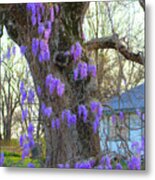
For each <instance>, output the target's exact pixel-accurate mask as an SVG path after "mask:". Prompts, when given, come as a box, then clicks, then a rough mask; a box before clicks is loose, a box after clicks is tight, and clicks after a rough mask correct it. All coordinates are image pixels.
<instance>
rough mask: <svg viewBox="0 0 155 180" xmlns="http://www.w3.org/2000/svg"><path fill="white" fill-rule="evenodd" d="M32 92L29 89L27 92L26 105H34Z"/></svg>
mask: <svg viewBox="0 0 155 180" xmlns="http://www.w3.org/2000/svg"><path fill="white" fill-rule="evenodd" d="M34 96H35V95H34V91H33V90H32V89H30V90H29V91H28V97H27V98H28V99H27V100H28V103H34Z"/></svg>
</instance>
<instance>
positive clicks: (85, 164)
mask: <svg viewBox="0 0 155 180" xmlns="http://www.w3.org/2000/svg"><path fill="white" fill-rule="evenodd" d="M74 168H75V169H91V168H92V166H91V164H90V162H89V161H84V162H77V163H75V165H74Z"/></svg>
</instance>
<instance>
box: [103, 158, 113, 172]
mask: <svg viewBox="0 0 155 180" xmlns="http://www.w3.org/2000/svg"><path fill="white" fill-rule="evenodd" d="M105 169H109V170H111V169H112V165H111V159H110V157H109V156H106V158H105Z"/></svg>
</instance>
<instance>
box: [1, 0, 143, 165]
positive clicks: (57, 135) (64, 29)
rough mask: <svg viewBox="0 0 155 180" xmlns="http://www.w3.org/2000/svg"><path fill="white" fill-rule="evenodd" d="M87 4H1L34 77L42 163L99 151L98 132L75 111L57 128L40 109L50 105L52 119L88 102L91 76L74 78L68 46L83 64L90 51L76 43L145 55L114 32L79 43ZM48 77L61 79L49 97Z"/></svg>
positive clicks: (131, 56) (133, 57) (136, 58)
mask: <svg viewBox="0 0 155 180" xmlns="http://www.w3.org/2000/svg"><path fill="white" fill-rule="evenodd" d="M88 7H89V3H88V2H83V3H60V4H53V3H47V4H41V3H37V4H27V5H26V4H7V5H1V6H0V15H1V16H0V24H1V25H4V26H6V28H7V31H8V34H9V36H10V37H11V38H12V39H13V40H14V41H15V42H16V43H17V44H18V45H19V46H20V47H21V50H22V52H23V53H25V57H26V59H27V63H28V64H29V67H30V71H31V75H32V77H33V81H34V85H35V90H36V92H37V95H38V99H39V104H40V111H41V113H40V114H41V116H42V118H41V119H42V125H43V127H44V132H45V141H46V163H45V164H46V165H45V166H46V167H56V166H57V164H64V163H66V162H69V163H70V164H71V165H72V166H73V165H74V163H75V162H76V161H78V160H82V159H86V158H88V157H92V156H97V155H99V153H100V141H99V135H98V134H97V133H93V127H92V123H84V122H83V121H82V120H81V117H80V116H77V123H76V126H71V127H70V128H68V127H67V124H62V125H61V126H60V128H59V129H52V128H51V123H52V122H53V121H52V122H51V113H49V111H48V113H49V115H43V114H44V113H43V112H42V111H44V110H45V109H46V110H51V109H50V108H51V107H52V111H53V113H52V118H53V119H55V120H56V119H57V118H61V112H63V111H64V109H70V110H71V112H72V113H73V114H77V109H78V106H79V105H83V104H85V105H86V106H87V107H88V106H89V104H90V102H91V100H92V94H93V93H94V88H92V89H91V88H90V87H89V86H88V85H89V83H90V82H91V80H92V77H90V76H88V77H86V78H83V79H78V80H77V81H75V80H74V79H75V77H74V75H75V74H74V72H75V71H74V70H75V69H76V65H77V62H76V60H77V59H76V57H73V56H72V54H71V52H70V49H71V48H72V50H73V54H74V52H75V49H77V54H76V55H77V56H80V61H81V62H83V63H85V64H88V63H89V56H88V54H87V53H86V52H85V50H84V48H82V47H81V45H82V46H83V47H86V48H87V49H89V50H90V49H91V50H92V49H99V48H101V49H104V48H112V49H116V50H117V51H118V52H119V53H121V54H122V55H123V56H124V57H125V58H126V59H128V60H131V61H133V62H136V63H139V64H144V57H143V56H142V55H141V54H135V53H133V52H132V51H130V50H129V49H127V48H126V47H125V46H124V45H123V44H122V43H121V41H120V40H119V37H118V36H117V34H114V35H113V36H111V37H105V38H100V39H94V40H91V41H89V42H87V43H86V44H84V43H83V32H82V22H83V18H84V15H85V13H86V11H87V9H88ZM36 21H39V23H37V22H36ZM43 23H44V27H43V26H42V25H43ZM38 24H39V26H38ZM42 28H45V30H43V29H42ZM42 31H44V33H43V32H42ZM38 40H39V41H40V42H42V45H40V46H42V47H40V49H41V50H40V51H42V53H44V54H41V52H39V51H38V50H36V46H37V42H38ZM42 40H43V41H42ZM33 43H34V44H35V45H34V44H33ZM32 44H33V45H34V46H35V47H34V46H32ZM73 45H74V46H73ZM31 47H32V48H31ZM44 48H45V49H44ZM81 51H82V53H81ZM39 53H40V54H39ZM78 58H79V57H78ZM73 59H74V61H73ZM74 62H75V63H74ZM51 75H52V76H51ZM52 77H54V78H57V80H58V79H59V80H60V81H59V83H60V84H59V85H60V86H59V88H60V89H59V88H58V90H57V91H58V94H56V93H55V94H52V93H51V94H52V96H51V94H50V93H49V91H48V88H49V85H48V83H50V81H51V79H52ZM38 87H40V88H41V94H39V93H38V91H37V89H38ZM64 87H65V92H64V94H63V91H64ZM88 87H89V89H88ZM62 94H63V95H62Z"/></svg>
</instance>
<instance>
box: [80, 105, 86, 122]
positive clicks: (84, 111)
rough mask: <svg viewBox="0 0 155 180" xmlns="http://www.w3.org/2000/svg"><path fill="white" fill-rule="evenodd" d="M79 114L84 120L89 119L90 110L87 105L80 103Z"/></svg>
mask: <svg viewBox="0 0 155 180" xmlns="http://www.w3.org/2000/svg"><path fill="white" fill-rule="evenodd" d="M78 115H79V117H83V121H84V122H86V121H87V117H88V110H87V108H86V106H85V105H79V107H78Z"/></svg>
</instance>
